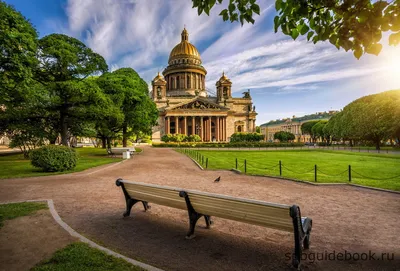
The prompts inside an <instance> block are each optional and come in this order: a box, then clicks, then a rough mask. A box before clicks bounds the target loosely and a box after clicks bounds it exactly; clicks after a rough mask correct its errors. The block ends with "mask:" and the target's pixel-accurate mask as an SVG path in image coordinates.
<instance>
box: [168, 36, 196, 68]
mask: <svg viewBox="0 0 400 271" xmlns="http://www.w3.org/2000/svg"><path fill="white" fill-rule="evenodd" d="M181 35H182V40H181V42H180V43H178V44H177V45H176V46H175V47H174V49H172V51H171V53H170V55H169V60H168V62H170V61H171V60H174V59H179V58H185V57H189V58H195V59H197V60H200V61H201V59H200V54H199V51H197V48H196V47H195V46H194V45H193V44H191V43H190V42H189V33H188V32H187V30H186V28H184V29H183V31H182V34H181Z"/></svg>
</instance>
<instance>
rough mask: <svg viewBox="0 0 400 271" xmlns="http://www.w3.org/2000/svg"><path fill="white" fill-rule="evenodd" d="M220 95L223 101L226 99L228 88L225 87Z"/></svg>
mask: <svg viewBox="0 0 400 271" xmlns="http://www.w3.org/2000/svg"><path fill="white" fill-rule="evenodd" d="M222 95H223V96H224V98H225V99H226V98H228V88H227V87H224V90H223V92H222Z"/></svg>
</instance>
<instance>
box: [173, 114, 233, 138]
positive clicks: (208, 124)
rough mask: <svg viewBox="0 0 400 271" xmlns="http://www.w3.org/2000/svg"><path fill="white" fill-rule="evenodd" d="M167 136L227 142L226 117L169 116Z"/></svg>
mask: <svg viewBox="0 0 400 271" xmlns="http://www.w3.org/2000/svg"><path fill="white" fill-rule="evenodd" d="M165 134H184V135H187V136H189V135H199V136H200V138H201V141H205V142H212V141H217V142H218V141H226V139H227V135H226V117H225V116H167V117H165Z"/></svg>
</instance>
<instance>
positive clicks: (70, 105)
mask: <svg viewBox="0 0 400 271" xmlns="http://www.w3.org/2000/svg"><path fill="white" fill-rule="evenodd" d="M37 57H38V60H39V67H38V68H37V69H36V72H35V79H36V80H37V81H39V82H40V83H42V84H43V85H44V86H45V87H46V89H47V90H48V100H49V105H48V107H47V110H48V111H49V112H53V113H54V118H56V119H57V127H56V129H57V131H59V132H60V135H61V143H62V144H63V145H65V146H67V145H68V137H69V134H70V129H71V127H72V125H73V124H74V123H77V122H81V121H85V120H88V119H89V118H88V117H89V116H88V115H89V113H88V110H89V109H90V108H91V106H93V105H95V104H96V103H99V102H100V101H101V100H102V99H104V97H102V92H101V90H100V89H99V88H98V87H97V85H96V84H95V83H94V82H93V81H91V80H84V79H85V78H87V77H88V76H90V75H93V74H96V73H102V72H105V71H107V69H108V67H107V64H106V62H105V60H104V58H103V57H102V56H100V55H99V54H96V53H94V52H93V51H92V50H91V49H90V48H88V47H86V46H85V44H83V43H82V42H80V41H79V40H77V39H75V38H72V37H68V36H66V35H63V34H51V35H48V36H45V37H43V38H42V39H40V40H39V48H38V53H37Z"/></svg>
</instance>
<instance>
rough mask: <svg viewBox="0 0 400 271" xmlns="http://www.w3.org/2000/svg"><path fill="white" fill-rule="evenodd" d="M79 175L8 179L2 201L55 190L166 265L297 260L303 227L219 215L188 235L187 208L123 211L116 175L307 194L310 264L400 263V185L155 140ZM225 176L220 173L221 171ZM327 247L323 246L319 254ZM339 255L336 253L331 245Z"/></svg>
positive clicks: (82, 226)
mask: <svg viewBox="0 0 400 271" xmlns="http://www.w3.org/2000/svg"><path fill="white" fill-rule="evenodd" d="M102 168H103V170H99V168H96V169H91V170H88V171H85V172H82V173H74V174H69V175H58V176H47V177H34V178H24V179H5V180H0V201H17V200H28V199H48V198H51V199H53V200H54V203H55V207H56V209H57V211H58V212H59V214H60V216H61V217H62V219H63V220H64V221H65V222H66V223H68V224H69V225H70V226H71V227H72V228H74V229H75V230H76V231H78V232H79V233H81V234H83V235H85V236H87V237H88V238H90V239H92V240H93V241H95V242H98V243H100V244H102V245H105V246H107V247H109V248H111V249H113V250H115V251H117V252H119V253H121V254H123V255H126V256H128V257H131V258H134V259H137V260H139V261H143V262H145V263H148V264H151V265H154V266H156V267H159V268H163V269H166V270H188V269H191V270H206V269H207V270H291V262H290V259H289V255H290V254H291V252H292V250H293V243H294V241H293V234H291V233H287V232H281V231H276V230H272V229H267V228H263V227H259V226H253V225H249V224H245V223H240V222H235V221H230V220H225V219H220V218H214V224H213V228H212V229H211V230H207V229H205V228H204V226H205V225H204V221H203V220H201V221H200V223H199V225H198V227H197V230H196V231H197V237H196V238H195V239H193V240H185V239H184V236H185V234H186V231H187V229H188V218H187V213H186V212H185V211H182V210H178V209H173V208H169V207H164V206H159V205H155V204H152V209H151V210H150V211H149V212H147V213H145V212H143V211H142V206H140V205H137V206H135V207H134V209H133V212H132V214H131V217H128V218H122V213H123V211H124V208H125V201H124V197H123V194H122V191H121V188H119V187H117V186H115V180H116V179H117V178H118V177H122V178H124V179H127V180H132V181H141V182H148V183H154V184H160V185H169V186H175V187H181V188H188V189H196V190H201V191H207V192H213V193H220V194H226V195H232V196H238V197H245V198H251V199H259V200H265V201H269V202H276V203H282V204H289V205H292V204H297V205H299V206H300V207H301V210H302V215H303V216H309V217H311V218H312V219H313V231H312V234H311V238H312V239H311V240H312V243H311V249H310V250H309V252H310V253H312V254H310V255H309V258H311V259H308V260H305V261H304V269H305V270H359V269H363V270H396V268H400V259H399V258H400V246H399V244H400V237H399V229H400V226H399V225H400V208H399V207H400V195H398V194H392V193H386V192H379V191H372V190H367V189H362V188H357V187H347V186H312V185H307V184H302V183H294V182H291V181H285V180H278V179H274V178H266V177H255V176H245V175H237V174H235V173H232V172H228V171H201V170H200V169H199V168H198V167H197V166H195V164H194V163H193V162H192V161H191V160H190V159H189V158H187V157H185V156H184V155H182V154H179V153H176V152H175V151H173V150H170V149H161V148H160V149H156V148H151V147H145V148H144V152H143V153H141V154H139V155H135V156H134V157H133V159H131V160H128V161H125V162H123V163H119V164H116V165H112V166H110V165H106V166H103V167H102ZM218 176H221V181H220V182H219V183H214V182H213V180H214V179H215V178H217V177H218ZM333 251H335V252H336V254H337V253H345V251H347V252H351V253H364V252H365V253H369V251H371V253H375V255H374V257H375V258H380V257H381V253H389V259H390V258H391V255H392V253H394V260H392V261H389V260H387V259H386V256H385V259H386V260H380V261H378V260H367V261H361V260H358V261H357V260H347V261H329V260H322V261H321V260H318V261H317V260H315V261H313V260H312V257H313V255H316V254H317V253H319V254H318V255H319V257H321V255H325V252H326V253H332V252H333ZM315 257H317V255H316V256H315ZM331 257H332V254H331Z"/></svg>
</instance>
